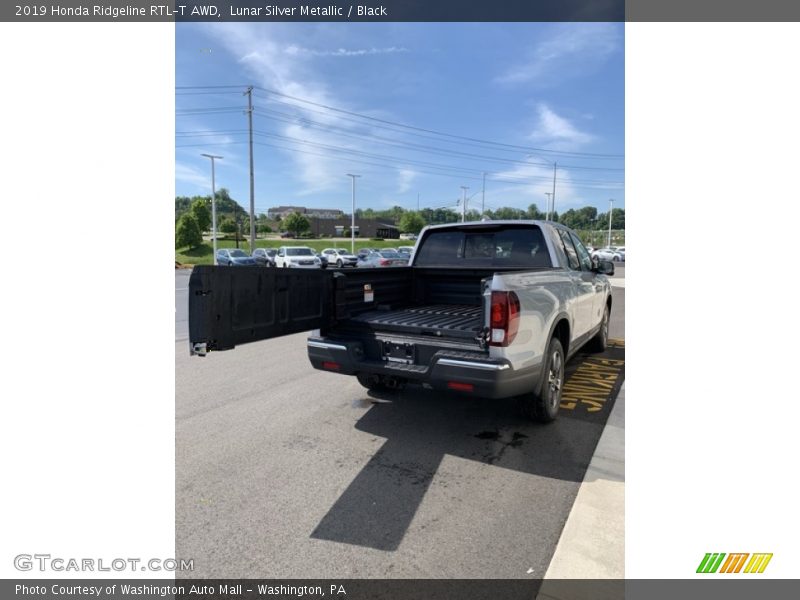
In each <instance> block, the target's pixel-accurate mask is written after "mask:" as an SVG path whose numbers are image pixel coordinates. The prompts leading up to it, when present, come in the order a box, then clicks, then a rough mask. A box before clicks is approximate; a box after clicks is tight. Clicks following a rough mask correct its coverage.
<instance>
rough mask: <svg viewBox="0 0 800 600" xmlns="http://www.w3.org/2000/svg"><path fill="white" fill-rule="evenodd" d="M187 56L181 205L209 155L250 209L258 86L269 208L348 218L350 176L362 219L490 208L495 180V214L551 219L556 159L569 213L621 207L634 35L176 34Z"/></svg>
mask: <svg viewBox="0 0 800 600" xmlns="http://www.w3.org/2000/svg"><path fill="white" fill-rule="evenodd" d="M175 56H176V86H177V87H179V88H189V87H191V88H193V89H177V90H176V96H175V105H176V119H175V124H176V125H175V128H176V141H175V143H176V154H175V160H176V165H175V166H176V182H175V185H176V193H177V194H178V195H188V196H191V195H195V194H208V193H209V192H210V164H209V161H208V159H206V158H202V157H201V156H200V154H201V153H203V152H206V153H211V154H218V155H222V156H224V159H223V160H221V161H217V171H216V180H217V187H226V188H228V189H229V190H230V192H231V195H232V197H233V198H234V199H236V200H237V201H238V202H239V203H240V204H241V205H242V206H245V207H247V206H248V205H249V197H250V196H249V194H250V192H249V171H248V150H247V143H246V142H247V133H246V132H247V116H246V115H245V113H244V111H243V109H244V108H245V107H246V104H247V100H246V97H245V96H243V95H242V92H243V91H244V88H245V86H246V85H253V86H256V87H255V91H254V93H253V105H254V107H255V111H254V116H253V128H254V130H255V131H256V132H257V133H256V135H255V137H254V141H255V146H254V164H255V205H256V212H266V211H267V209H268V208H269V207H271V206H277V205H302V206H307V207H314V208H318V207H322V208H340V209H342V210H344V211H346V212H349V210H350V201H351V188H350V185H351V184H350V178H348V177H346V173H356V174H359V175H361V178H360V179H358V181H357V184H356V200H357V206H359V207H362V208H367V207H371V208H374V209H376V210H379V209H383V208H389V207H391V206H393V205H399V206H403V207H404V208H407V209H414V208H416V207H417V195H418V194H419V205H420V207H421V208H424V207H439V206H452V207H453V208H454V209H455V208H457V200H458V199H459V198H460V197H461V195H462V190H461V186H468V187H469V190H468V191H467V196H470V197H471V199H470V201H469V204H468V207H469V208H476V209H479V208H480V203H481V187H482V173H484V172H485V173H486V194H485V199H486V206H487V208H498V207H500V206H513V207H519V208H526V207H527V206H528V205H529V204H531V203H536V204H537V205H538V206H539V207H540V209H544V207H545V205H546V202H547V199H546V196H545V192H550V191H552V185H553V182H552V177H553V163H554V162H555V163H558V167H557V171H556V175H557V177H556V210H557V211H558V212H563V211H565V210H567V209H568V208H579V207H581V206H585V205H592V206H597V207H598V209H599V210H600V211H601V212H605V211H607V209H608V205H609V202H608V200H609V198H614V200H615V203H614V207H615V208H619V207H624V200H625V195H624V186H623V181H624V170H623V169H624V158H622V156H623V155H624V27H623V25H622V24H618V23H612V24H606V23H597V24H593V23H585V24H584V23H513V24H508V23H498V24H491V23H466V24H459V23H388V24H386V23H380V24H375V23H219V24H218V23H201V24H183V23H178V24H176V50H175ZM212 86H232V87H212ZM276 92H277V94H276ZM332 109H338V110H332ZM343 111H346V112H343ZM365 117H366V118H365ZM396 124H400V125H408V126H412V127H416V128H419V129H409V128H407V127H402V126H398V125H396ZM420 129H422V130H425V131H420ZM441 134H450V136H460V137H450V136H448V135H441ZM463 138H469V139H463ZM487 142H492V143H487Z"/></svg>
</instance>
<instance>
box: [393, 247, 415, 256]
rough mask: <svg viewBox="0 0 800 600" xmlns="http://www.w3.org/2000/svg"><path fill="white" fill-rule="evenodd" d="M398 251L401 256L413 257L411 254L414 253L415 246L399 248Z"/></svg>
mask: <svg viewBox="0 0 800 600" xmlns="http://www.w3.org/2000/svg"><path fill="white" fill-rule="evenodd" d="M397 251H398V252H399V253H400V254H405V255H407V256H411V253H412V252H413V251H414V246H398V247H397Z"/></svg>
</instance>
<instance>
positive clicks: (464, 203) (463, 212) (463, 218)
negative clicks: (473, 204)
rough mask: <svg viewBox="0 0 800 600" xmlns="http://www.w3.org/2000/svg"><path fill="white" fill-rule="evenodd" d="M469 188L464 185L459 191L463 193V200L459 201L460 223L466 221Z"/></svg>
mask: <svg viewBox="0 0 800 600" xmlns="http://www.w3.org/2000/svg"><path fill="white" fill-rule="evenodd" d="M468 189H469V188H468V187H467V186H465V185H462V186H461V190H462V192H463V200H462V201H461V222H462V223H463V222H464V221H466V220H467V190H468Z"/></svg>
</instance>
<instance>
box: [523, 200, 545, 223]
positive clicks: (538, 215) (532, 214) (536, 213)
mask: <svg viewBox="0 0 800 600" xmlns="http://www.w3.org/2000/svg"><path fill="white" fill-rule="evenodd" d="M546 216H547V215H545V214H544V213H543V212H542V211H540V210H539V207H538V206H536V204H531V205H530V206H529V207H528V210H527V211H525V218H527V219H535V220H540V221H541V220H543V219H544V218H545V217H546Z"/></svg>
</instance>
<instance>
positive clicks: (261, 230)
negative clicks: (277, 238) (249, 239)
mask: <svg viewBox="0 0 800 600" xmlns="http://www.w3.org/2000/svg"><path fill="white" fill-rule="evenodd" d="M258 233H272V227H270V226H269V225H267V224H266V223H259V224H258Z"/></svg>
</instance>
